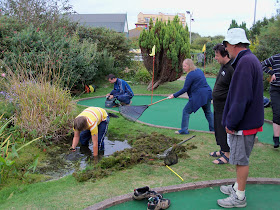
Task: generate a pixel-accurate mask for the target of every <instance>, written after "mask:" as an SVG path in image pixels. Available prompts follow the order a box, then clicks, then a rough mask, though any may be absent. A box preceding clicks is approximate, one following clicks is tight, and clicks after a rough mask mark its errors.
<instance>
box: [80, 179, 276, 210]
mask: <svg viewBox="0 0 280 210" xmlns="http://www.w3.org/2000/svg"><path fill="white" fill-rule="evenodd" d="M235 180H236V179H220V180H209V181H201V182H193V183H185V184H179V185H171V186H166V187H157V188H152V189H151V190H154V191H156V192H158V193H162V194H163V193H170V192H179V191H185V190H194V189H201V188H206V187H215V186H221V185H228V184H233V183H234V182H235ZM247 184H274V185H275V184H276V185H280V178H253V177H249V178H248V180H247ZM132 195H133V192H131V193H128V194H124V195H120V196H116V197H113V198H109V199H106V200H104V201H101V202H99V203H96V204H94V205H92V206H89V207H87V208H85V209H86V210H103V209H106V208H109V207H111V206H114V205H118V204H121V203H124V202H127V201H131V200H132Z"/></svg>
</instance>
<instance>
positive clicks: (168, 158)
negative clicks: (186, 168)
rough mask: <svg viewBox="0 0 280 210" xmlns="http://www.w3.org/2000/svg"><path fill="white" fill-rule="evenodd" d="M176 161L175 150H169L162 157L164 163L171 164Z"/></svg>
mask: <svg viewBox="0 0 280 210" xmlns="http://www.w3.org/2000/svg"><path fill="white" fill-rule="evenodd" d="M176 163H178V156H177V154H176V152H175V151H170V152H169V153H168V154H167V155H166V157H165V158H164V164H165V165H168V166H172V165H174V164H176Z"/></svg>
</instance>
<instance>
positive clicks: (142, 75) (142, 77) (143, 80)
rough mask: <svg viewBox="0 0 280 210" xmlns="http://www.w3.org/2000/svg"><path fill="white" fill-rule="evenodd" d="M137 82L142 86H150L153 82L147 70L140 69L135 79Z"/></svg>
mask: <svg viewBox="0 0 280 210" xmlns="http://www.w3.org/2000/svg"><path fill="white" fill-rule="evenodd" d="M134 79H135V81H136V82H137V83H140V84H148V83H149V82H150V81H151V80H152V76H151V75H150V73H149V72H148V71H147V69H146V68H140V69H139V70H138V71H137V72H136V74H135V77H134Z"/></svg>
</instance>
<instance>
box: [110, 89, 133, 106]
mask: <svg viewBox="0 0 280 210" xmlns="http://www.w3.org/2000/svg"><path fill="white" fill-rule="evenodd" d="M111 94H112V95H113V96H114V97H115V98H116V99H118V100H119V101H120V102H123V103H125V104H130V99H132V96H130V95H128V94H127V93H125V94H120V93H119V92H117V91H115V90H112V91H111Z"/></svg>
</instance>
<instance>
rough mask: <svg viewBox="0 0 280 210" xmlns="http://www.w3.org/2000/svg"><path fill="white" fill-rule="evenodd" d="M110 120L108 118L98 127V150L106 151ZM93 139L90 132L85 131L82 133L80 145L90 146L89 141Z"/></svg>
mask: <svg viewBox="0 0 280 210" xmlns="http://www.w3.org/2000/svg"><path fill="white" fill-rule="evenodd" d="M109 121H110V118H109V117H107V119H106V120H105V121H102V122H101V123H100V124H99V125H98V150H99V151H104V138H105V135H106V133H107V130H108V124H109ZM90 139H91V133H90V130H85V131H82V132H81V133H80V143H81V145H82V146H88V144H89V140H90Z"/></svg>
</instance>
